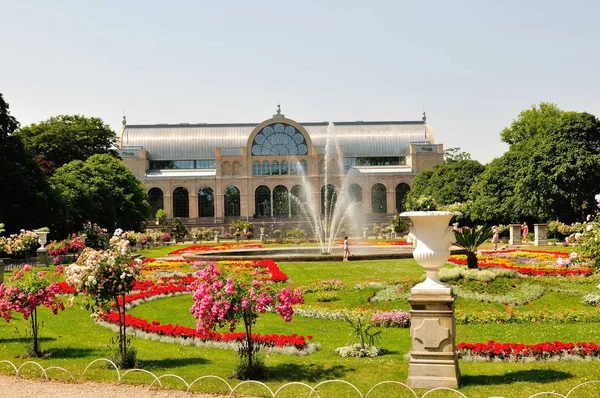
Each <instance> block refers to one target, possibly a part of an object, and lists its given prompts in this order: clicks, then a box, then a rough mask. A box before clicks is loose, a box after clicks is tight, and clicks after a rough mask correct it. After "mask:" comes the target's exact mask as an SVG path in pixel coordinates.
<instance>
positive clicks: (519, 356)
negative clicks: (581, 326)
mask: <svg viewBox="0 0 600 398" xmlns="http://www.w3.org/2000/svg"><path fill="white" fill-rule="evenodd" d="M456 349H457V350H458V354H459V356H460V357H461V359H463V360H483V361H529V360H531V361H533V360H535V361H547V360H578V359H582V358H583V359H598V358H599V357H600V346H598V345H597V344H594V343H586V342H577V343H571V342H569V343H563V342H561V341H555V342H545V343H538V344H518V343H497V342H495V341H493V340H490V341H488V342H487V343H459V344H458V345H457V346H456Z"/></svg>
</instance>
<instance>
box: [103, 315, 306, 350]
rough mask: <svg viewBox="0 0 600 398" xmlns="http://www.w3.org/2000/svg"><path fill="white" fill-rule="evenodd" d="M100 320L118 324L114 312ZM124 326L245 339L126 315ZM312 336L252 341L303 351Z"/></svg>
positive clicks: (218, 338) (219, 338) (261, 337)
mask: <svg viewBox="0 0 600 398" xmlns="http://www.w3.org/2000/svg"><path fill="white" fill-rule="evenodd" d="M102 320H104V321H106V322H109V323H113V324H118V323H119V314H117V313H116V312H110V313H104V314H103V315H102ZM125 324H126V325H127V326H128V327H133V328H135V329H138V330H141V331H144V332H146V333H153V334H158V335H160V336H169V337H181V338H186V339H187V338H196V339H200V340H203V341H218V342H229V341H235V342H238V341H242V340H244V339H245V337H246V334H245V333H238V332H224V333H219V332H209V333H201V332H198V331H196V329H194V328H189V327H185V326H181V325H173V324H170V323H169V324H166V325H162V324H161V323H160V322H159V321H152V322H148V321H147V320H145V319H140V318H136V317H134V316H132V315H127V317H126V319H125ZM311 338H312V336H308V337H304V336H299V335H297V334H292V335H287V336H286V335H279V334H266V335H260V334H252V339H253V340H254V341H256V342H259V343H261V344H264V345H265V346H267V347H285V346H290V347H295V348H298V349H303V348H305V347H306V345H307V342H306V340H307V339H308V340H310V339H311Z"/></svg>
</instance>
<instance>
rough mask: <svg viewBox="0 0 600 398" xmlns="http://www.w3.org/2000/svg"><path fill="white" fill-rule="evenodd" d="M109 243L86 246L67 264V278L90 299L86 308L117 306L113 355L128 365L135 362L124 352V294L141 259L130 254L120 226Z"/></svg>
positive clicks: (97, 310)
mask: <svg viewBox="0 0 600 398" xmlns="http://www.w3.org/2000/svg"><path fill="white" fill-rule="evenodd" d="M109 243H110V248H109V249H108V250H95V249H92V248H89V247H88V248H85V249H84V250H83V252H82V253H81V255H80V256H79V258H78V259H77V262H76V263H74V264H71V265H69V267H67V272H66V275H67V277H66V281H67V283H68V284H69V286H71V287H72V288H74V289H75V290H76V291H77V292H81V293H84V294H85V295H87V296H88V297H89V298H90V299H91V301H90V302H89V303H88V308H89V309H91V310H92V311H93V312H94V313H95V314H96V315H98V314H99V313H100V314H101V313H103V312H105V311H107V312H110V311H113V310H114V309H115V308H116V310H117V313H118V314H119V339H118V344H119V347H118V352H117V354H116V356H115V358H117V359H119V362H118V365H119V366H120V367H121V368H128V367H132V366H135V360H133V361H130V359H131V356H132V354H131V353H128V352H127V349H128V345H129V340H128V339H127V336H126V313H125V311H126V301H125V296H126V295H127V293H129V292H130V291H131V290H132V289H133V287H134V286H135V282H136V280H137V278H138V277H139V275H140V273H141V260H139V259H133V258H132V257H131V255H130V250H129V241H128V240H127V239H126V238H125V234H123V231H122V230H121V229H117V230H116V231H115V233H114V236H113V237H112V238H111V240H110V242H109ZM132 352H133V351H132Z"/></svg>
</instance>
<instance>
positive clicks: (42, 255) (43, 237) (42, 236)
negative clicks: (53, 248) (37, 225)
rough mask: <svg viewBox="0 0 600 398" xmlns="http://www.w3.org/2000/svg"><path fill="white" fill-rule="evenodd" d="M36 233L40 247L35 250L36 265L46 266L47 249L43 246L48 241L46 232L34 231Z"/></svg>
mask: <svg viewBox="0 0 600 398" xmlns="http://www.w3.org/2000/svg"><path fill="white" fill-rule="evenodd" d="M36 234H37V235H38V243H39V244H40V247H39V248H38V249H37V250H36V255H37V262H36V263H37V265H43V266H48V249H46V248H45V247H44V246H45V245H46V242H47V241H48V240H47V239H48V232H45V231H41V232H40V231H36Z"/></svg>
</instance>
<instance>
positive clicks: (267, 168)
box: [262, 160, 271, 176]
mask: <svg viewBox="0 0 600 398" xmlns="http://www.w3.org/2000/svg"><path fill="white" fill-rule="evenodd" d="M262 175H264V176H270V175H271V165H270V164H269V162H268V161H267V160H265V161H264V162H263V164H262Z"/></svg>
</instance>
